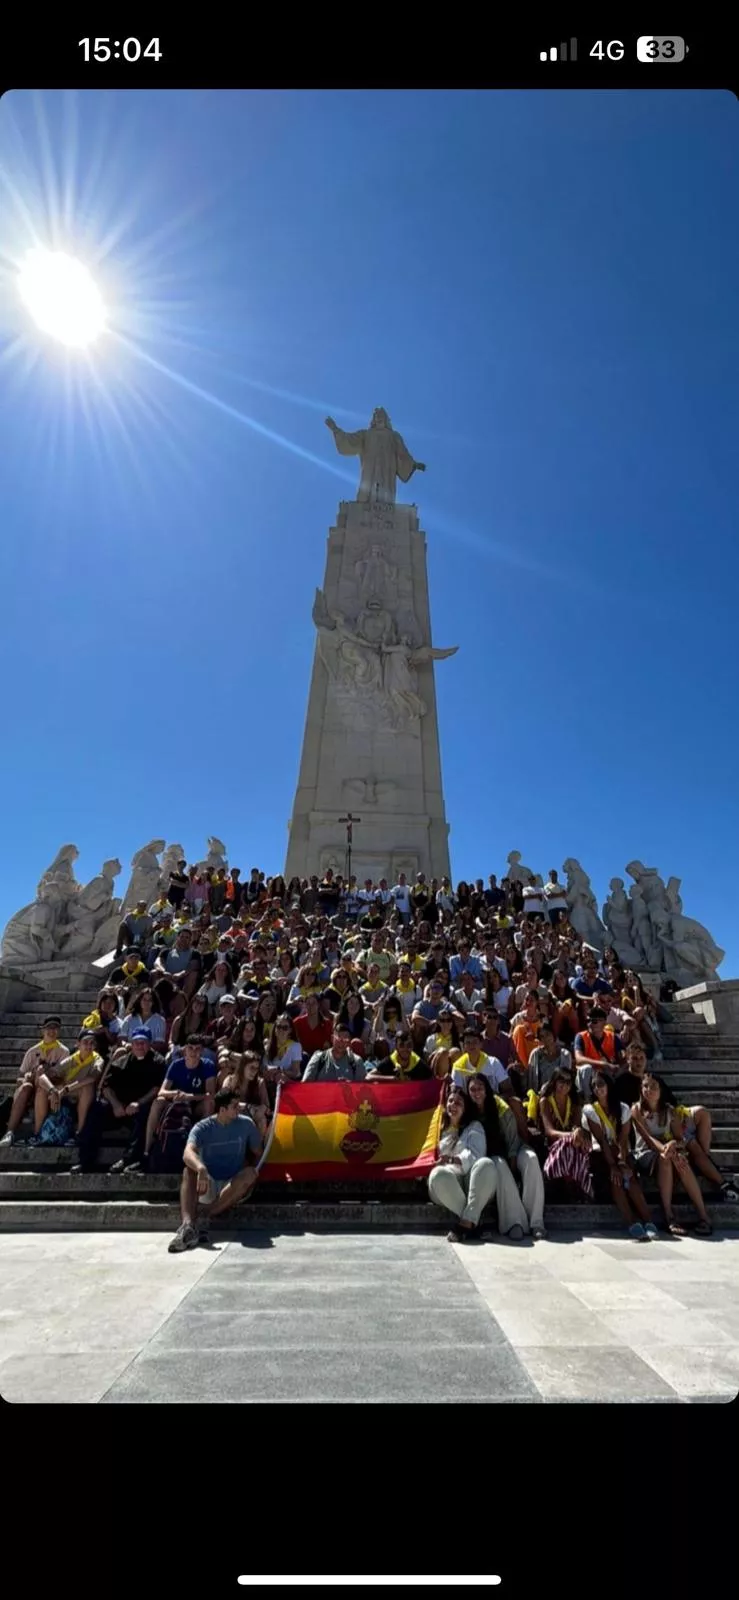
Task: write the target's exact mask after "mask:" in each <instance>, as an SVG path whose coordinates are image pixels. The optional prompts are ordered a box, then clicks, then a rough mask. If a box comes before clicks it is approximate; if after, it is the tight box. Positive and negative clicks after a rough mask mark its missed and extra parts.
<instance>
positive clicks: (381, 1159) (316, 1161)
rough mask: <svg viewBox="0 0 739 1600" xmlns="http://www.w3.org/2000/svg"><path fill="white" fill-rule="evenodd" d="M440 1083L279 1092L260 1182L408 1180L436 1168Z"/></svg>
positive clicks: (294, 1087) (317, 1086)
mask: <svg viewBox="0 0 739 1600" xmlns="http://www.w3.org/2000/svg"><path fill="white" fill-rule="evenodd" d="M443 1087H444V1085H443V1083H442V1082H441V1081H440V1080H439V1079H438V1078H429V1079H425V1080H423V1081H421V1082H420V1083H296V1084H287V1083H285V1084H282V1085H281V1087H280V1091H279V1096H278V1100H277V1103H276V1105H275V1114H274V1117H273V1120H272V1128H271V1130H270V1138H269V1142H268V1145H267V1149H266V1151H265V1154H264V1156H263V1157H262V1161H261V1162H260V1169H261V1171H262V1173H263V1175H264V1177H265V1178H268V1179H274V1178H299V1179H305V1178H308V1179H310V1178H333V1179H337V1178H355V1179H356V1178H415V1177H423V1176H424V1174H425V1173H427V1172H430V1171H431V1168H432V1167H433V1166H434V1164H435V1162H436V1152H437V1148H438V1143H439V1131H440V1126H441V1096H442V1091H443Z"/></svg>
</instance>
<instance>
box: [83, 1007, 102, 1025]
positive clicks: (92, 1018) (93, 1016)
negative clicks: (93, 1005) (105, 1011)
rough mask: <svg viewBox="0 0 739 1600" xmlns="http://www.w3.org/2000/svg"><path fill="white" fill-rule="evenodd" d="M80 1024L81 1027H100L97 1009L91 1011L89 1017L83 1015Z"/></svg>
mask: <svg viewBox="0 0 739 1600" xmlns="http://www.w3.org/2000/svg"><path fill="white" fill-rule="evenodd" d="M82 1026H83V1028H99V1027H100V1012H99V1011H91V1012H90V1015H89V1017H83V1018H82Z"/></svg>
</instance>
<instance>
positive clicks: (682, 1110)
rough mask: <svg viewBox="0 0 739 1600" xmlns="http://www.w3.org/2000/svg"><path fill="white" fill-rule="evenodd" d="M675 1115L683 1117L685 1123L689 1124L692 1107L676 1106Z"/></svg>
mask: <svg viewBox="0 0 739 1600" xmlns="http://www.w3.org/2000/svg"><path fill="white" fill-rule="evenodd" d="M675 1115H676V1116H677V1117H681V1118H682V1120H683V1122H689V1121H690V1118H691V1117H692V1115H693V1112H692V1109H691V1107H690V1106H675Z"/></svg>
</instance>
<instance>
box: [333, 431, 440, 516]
mask: <svg viewBox="0 0 739 1600" xmlns="http://www.w3.org/2000/svg"><path fill="white" fill-rule="evenodd" d="M326 427H327V428H330V430H331V432H332V434H333V436H334V444H335V445H336V448H337V450H338V452H339V455H341V456H359V458H360V462H361V475H360V481H359V489H358V491H357V499H358V500H369V501H378V500H379V501H383V502H384V503H386V504H392V505H394V504H395V485H396V480H397V479H398V478H400V479H401V481H402V482H403V483H408V482H409V480H410V479H411V478H412V477H413V474H414V472H425V471H426V467H425V464H424V462H423V461H415V460H414V458H413V456H412V455H411V454H410V452H409V451H408V450H407V449H406V446H405V444H404V442H403V440H402V438H401V436H400V434H399V433H396V432H395V430H394V428H393V427H392V425H391V422H390V418H389V416H388V414H387V412H386V411H385V410H384V409H383V407H382V406H379V407H378V408H377V409H376V410H375V411H374V412H373V414H372V421H371V423H370V425H369V427H368V428H359V429H358V430H357V431H356V433H345V432H344V429H343V428H339V427H338V426H337V424H336V423H335V422H334V419H333V417H327V418H326Z"/></svg>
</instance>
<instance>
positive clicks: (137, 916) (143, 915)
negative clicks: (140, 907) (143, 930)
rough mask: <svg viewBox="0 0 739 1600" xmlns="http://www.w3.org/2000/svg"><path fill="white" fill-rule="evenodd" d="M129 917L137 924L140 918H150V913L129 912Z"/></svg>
mask: <svg viewBox="0 0 739 1600" xmlns="http://www.w3.org/2000/svg"><path fill="white" fill-rule="evenodd" d="M128 915H129V917H133V919H134V921H135V922H138V920H139V918H140V917H148V915H149V913H148V911H129V913H128Z"/></svg>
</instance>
